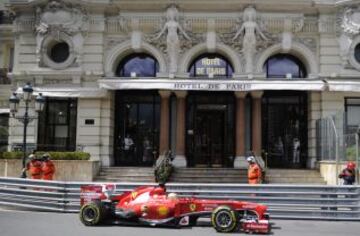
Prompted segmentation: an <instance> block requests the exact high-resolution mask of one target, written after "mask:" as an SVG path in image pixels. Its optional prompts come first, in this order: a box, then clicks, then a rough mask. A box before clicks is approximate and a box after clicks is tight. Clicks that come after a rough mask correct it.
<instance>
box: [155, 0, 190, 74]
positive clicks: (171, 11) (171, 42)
mask: <svg viewBox="0 0 360 236" xmlns="http://www.w3.org/2000/svg"><path fill="white" fill-rule="evenodd" d="M166 18H167V22H166V23H165V25H164V27H163V28H162V30H161V31H160V33H159V34H158V35H157V36H156V37H155V40H156V39H159V38H160V37H161V35H162V34H163V33H164V32H165V31H166V30H167V37H166V45H167V53H168V57H169V60H170V63H169V64H170V66H169V67H170V68H169V72H170V73H176V71H177V64H178V57H179V51H180V42H179V36H178V31H180V33H182V34H183V35H184V37H185V38H186V39H189V40H190V37H189V36H188V35H187V34H186V32H185V31H184V30H183V28H182V27H181V25H180V24H179V23H178V10H177V8H176V7H175V6H171V7H169V8H168V9H167V12H166Z"/></svg>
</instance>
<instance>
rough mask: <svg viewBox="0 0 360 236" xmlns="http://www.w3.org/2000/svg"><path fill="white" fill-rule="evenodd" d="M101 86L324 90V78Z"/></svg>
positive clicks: (108, 82) (109, 82) (107, 84)
mask: <svg viewBox="0 0 360 236" xmlns="http://www.w3.org/2000/svg"><path fill="white" fill-rule="evenodd" d="M99 86H100V88H104V89H109V90H126V89H143V90H148V89H163V90H195V91H256V90H301V91H305V90H306V91H323V90H324V89H325V87H326V83H325V82H324V81H322V80H310V79H307V80H296V79H291V80H290V79H289V80H284V79H279V80H275V79H271V80H270V79H267V80H253V79H252V80H230V79H227V80H218V79H216V80H215V79H213V80H211V79H207V80H206V79H201V80H199V79H192V80H190V79H119V78H117V79H114V78H107V79H102V80H99Z"/></svg>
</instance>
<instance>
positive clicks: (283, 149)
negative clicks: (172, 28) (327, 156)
mask: <svg viewBox="0 0 360 236" xmlns="http://www.w3.org/2000/svg"><path fill="white" fill-rule="evenodd" d="M306 95H307V94H306V93H305V92H283V93H279V92H277V93H272V92H267V93H265V94H264V97H263V103H262V111H263V117H262V119H263V120H262V124H263V142H262V143H263V150H264V151H265V152H266V153H267V163H268V166H269V167H275V168H305V166H306V160H307V132H308V130H307V99H306Z"/></svg>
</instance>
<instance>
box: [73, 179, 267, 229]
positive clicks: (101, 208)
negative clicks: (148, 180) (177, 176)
mask: <svg viewBox="0 0 360 236" xmlns="http://www.w3.org/2000/svg"><path fill="white" fill-rule="evenodd" d="M114 190H115V185H108V184H107V185H88V186H83V187H81V196H80V197H81V209H80V220H81V222H82V223H83V224H84V225H87V226H92V225H99V224H101V223H105V222H106V221H111V222H113V223H125V224H131V225H149V226H161V225H163V226H175V227H181V226H194V225H196V221H197V219H198V218H199V217H207V216H208V217H209V216H211V224H212V225H213V227H214V228H215V229H216V230H217V231H218V232H232V231H235V230H241V231H244V232H249V233H253V232H254V233H269V232H270V224H269V217H268V214H267V213H266V210H267V207H266V206H264V205H260V204H256V203H250V202H242V201H233V200H210V199H198V198H183V197H178V196H177V195H176V194H175V193H166V189H165V187H164V186H158V187H139V188H136V189H135V190H133V191H132V192H124V193H123V194H121V195H114V196H113V195H112V193H113V192H114Z"/></svg>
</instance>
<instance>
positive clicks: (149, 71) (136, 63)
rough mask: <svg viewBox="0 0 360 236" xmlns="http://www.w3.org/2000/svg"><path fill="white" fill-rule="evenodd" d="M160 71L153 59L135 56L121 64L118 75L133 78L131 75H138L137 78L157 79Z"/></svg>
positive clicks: (142, 55)
mask: <svg viewBox="0 0 360 236" xmlns="http://www.w3.org/2000/svg"><path fill="white" fill-rule="evenodd" d="M158 71H159V66H158V63H157V61H156V60H155V59H154V58H153V57H151V56H149V55H144V54H134V55H131V56H130V57H127V58H125V59H124V60H123V61H122V62H121V63H120V64H119V66H118V68H117V72H116V74H117V76H121V77H131V73H136V76H137V77H155V76H156V72H158Z"/></svg>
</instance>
